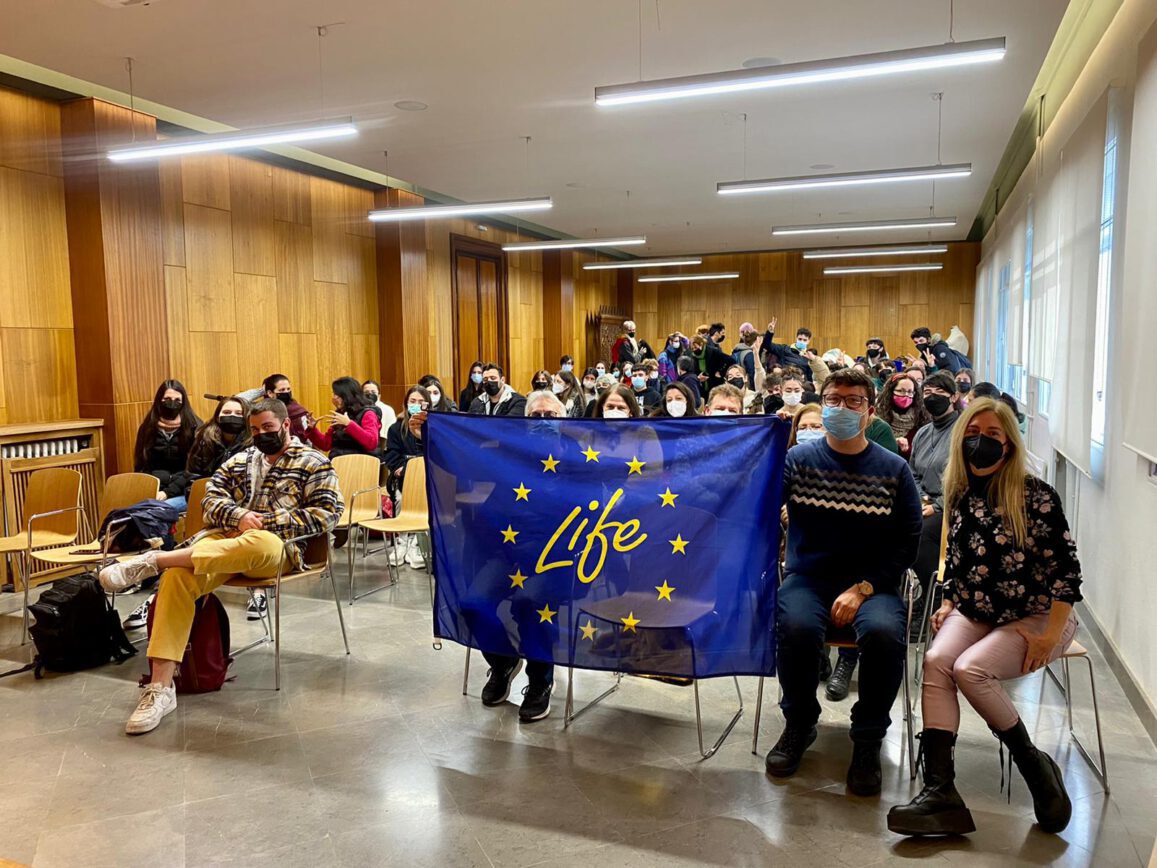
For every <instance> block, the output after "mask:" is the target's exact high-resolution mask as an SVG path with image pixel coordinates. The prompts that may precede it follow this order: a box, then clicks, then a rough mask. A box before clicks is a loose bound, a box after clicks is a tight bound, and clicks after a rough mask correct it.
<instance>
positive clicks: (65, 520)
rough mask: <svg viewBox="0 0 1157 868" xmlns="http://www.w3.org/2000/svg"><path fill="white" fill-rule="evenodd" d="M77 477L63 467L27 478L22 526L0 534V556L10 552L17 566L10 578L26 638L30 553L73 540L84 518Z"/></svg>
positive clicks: (30, 576) (23, 639) (50, 468)
mask: <svg viewBox="0 0 1157 868" xmlns="http://www.w3.org/2000/svg"><path fill="white" fill-rule="evenodd" d="M80 493H81V476H80V473H79V472H78V471H76V470H70V469H68V468H66V467H46V468H44V469H42V470H36V471H33V473H31V474H30V475H29V477H28V491H27V492H26V494H25V496H24V508H23V511H24V515H25V519H24V528H23V529H22V530H20V531H18V532H16V533H14V534H11V535H10V536H5V537H0V556H2V555H7V554H14V555H16V556H17V563H18V566H19V568H18V569H17V570H16V571H15V572H14V574H13V578H14V581H19V583H20V587H21V589H22V590H23V592H24V633H23V637H22V639H21V642H22V643H23V642H27V641H28V592H29V589H30V588H31V587H32V585H33V583H34V579H33V577H32V560H31V556H32V552H33V550H35V549H43V548H49V547H59V546H66V545H68V544H69V543H72V542H75V541H76V537H77V534H79V533H80V523H81V521H82V520H83V519H84V517H85V516H84V506H82V505H81V501H80Z"/></svg>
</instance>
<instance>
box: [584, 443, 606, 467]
mask: <svg viewBox="0 0 1157 868" xmlns="http://www.w3.org/2000/svg"><path fill="white" fill-rule="evenodd" d="M601 454H602V453H600V452H595V448H594V447H593V446H588V447H587V448H586V449H584V450H583V455H585V456H586V457H587V462H588V463H590V462H591V461H593V462H595V464H598V463H599V455H601Z"/></svg>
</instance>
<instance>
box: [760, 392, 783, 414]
mask: <svg viewBox="0 0 1157 868" xmlns="http://www.w3.org/2000/svg"><path fill="white" fill-rule="evenodd" d="M782 409H783V396H781V395H768V396H767V399H766V400H765V401H764V402H763V412H765V413H767V414H768V415H770V414H772V413H778V412H779V411H780V410H782Z"/></svg>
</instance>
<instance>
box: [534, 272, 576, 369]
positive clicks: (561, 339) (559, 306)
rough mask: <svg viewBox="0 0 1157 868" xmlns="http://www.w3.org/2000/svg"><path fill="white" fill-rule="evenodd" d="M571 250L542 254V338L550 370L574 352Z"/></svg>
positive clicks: (573, 297)
mask: <svg viewBox="0 0 1157 868" xmlns="http://www.w3.org/2000/svg"><path fill="white" fill-rule="evenodd" d="M574 259H575V256H574V254H573V252H571V251H569V250H550V251H546V252H544V253H543V255H542V338H543V353H544V355H545V361H546V364H547V368H548V370H552V371H554V370H557V366H558V360H559V358H561V357H562V356H563V355H564V354H565V355H573V354H574V308H575V292H574V269H575V263H574Z"/></svg>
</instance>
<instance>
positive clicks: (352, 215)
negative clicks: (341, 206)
mask: <svg viewBox="0 0 1157 868" xmlns="http://www.w3.org/2000/svg"><path fill="white" fill-rule="evenodd" d="M342 190H343V191H344V192H345V197H346V204H345V213H346V216H347V222H346V224H345V231H346V232H348V233H349V234H350V235H357V236H360V237H361V238H373V237H374V224H373V223H371V222H370V219H369V213H370V211H372V210H373V208H374V191H373V190H366V189H364V188H362V187H355V186H353V185H352V184H342Z"/></svg>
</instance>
